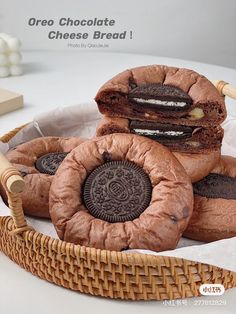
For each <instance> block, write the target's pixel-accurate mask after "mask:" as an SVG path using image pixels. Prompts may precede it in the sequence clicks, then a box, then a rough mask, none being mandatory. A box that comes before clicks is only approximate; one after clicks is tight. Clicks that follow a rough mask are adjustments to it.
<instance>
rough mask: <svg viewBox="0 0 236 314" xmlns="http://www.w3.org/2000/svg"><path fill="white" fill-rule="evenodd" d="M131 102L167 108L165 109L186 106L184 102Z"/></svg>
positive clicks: (153, 100) (156, 100)
mask: <svg viewBox="0 0 236 314" xmlns="http://www.w3.org/2000/svg"><path fill="white" fill-rule="evenodd" d="M133 100H134V101H135V102H137V103H142V104H150V105H160V106H167V107H185V106H186V105H187V104H186V102H178V101H164V100H159V99H143V98H133Z"/></svg>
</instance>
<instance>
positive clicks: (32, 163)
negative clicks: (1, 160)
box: [0, 137, 84, 218]
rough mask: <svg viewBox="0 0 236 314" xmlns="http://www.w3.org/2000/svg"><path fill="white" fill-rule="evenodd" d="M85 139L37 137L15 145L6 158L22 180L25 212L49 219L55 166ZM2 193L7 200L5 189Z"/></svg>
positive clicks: (1, 188)
mask: <svg viewBox="0 0 236 314" xmlns="http://www.w3.org/2000/svg"><path fill="white" fill-rule="evenodd" d="M82 142H84V139H81V138H78V137H68V138H65V137H40V138H37V139H34V140H32V141H29V142H26V143H24V144H21V145H18V146H17V147H15V148H13V149H12V150H10V151H9V152H8V153H7V154H6V158H7V159H8V160H9V161H10V162H11V163H12V164H13V165H14V167H15V168H16V169H17V170H19V172H20V173H21V175H22V177H24V181H25V189H24V191H23V192H22V194H21V197H22V203H23V209H24V212H25V213H26V214H28V215H32V216H37V217H43V218H49V217H50V215H49V204H48V198H49V195H48V194H49V189H50V186H51V183H52V180H53V177H54V175H55V173H56V171H57V168H58V167H59V165H60V164H61V162H62V160H63V159H64V158H65V157H66V155H67V154H68V153H69V152H70V151H71V150H72V149H73V148H75V147H77V146H78V145H80V144H81V143H82ZM0 192H1V195H2V197H3V199H4V201H5V202H6V203H7V196H6V194H5V190H4V188H3V187H2V186H1V187H0Z"/></svg>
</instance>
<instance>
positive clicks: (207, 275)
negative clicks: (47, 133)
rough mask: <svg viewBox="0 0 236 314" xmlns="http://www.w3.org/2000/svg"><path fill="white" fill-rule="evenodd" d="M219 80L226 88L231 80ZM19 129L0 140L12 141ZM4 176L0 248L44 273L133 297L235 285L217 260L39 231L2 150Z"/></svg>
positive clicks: (88, 289)
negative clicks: (113, 247)
mask: <svg viewBox="0 0 236 314" xmlns="http://www.w3.org/2000/svg"><path fill="white" fill-rule="evenodd" d="M217 84H218V86H220V89H219V90H220V91H221V92H224V88H225V87H227V85H225V84H223V83H222V82H218V83H217ZM228 88H229V86H228ZM226 89H227V88H226ZM224 93H225V92H224ZM231 96H232V94H231ZM235 97H236V95H235ZM20 129H21V128H17V129H15V130H13V131H11V132H10V133H8V134H7V135H5V136H3V137H2V138H0V140H1V141H3V142H8V141H9V140H10V139H11V138H12V137H13V136H14V135H15V134H16V133H17V132H18V131H19V130H20ZM0 177H1V182H2V184H3V186H4V187H5V189H6V191H7V194H8V201H9V207H10V209H11V212H12V217H0V250H1V251H2V252H4V253H5V254H6V255H7V256H8V257H9V258H10V259H12V260H13V261H14V262H16V263H17V264H18V265H20V266H21V267H23V268H24V269H26V270H27V271H29V272H31V273H32V274H34V275H36V276H38V277H40V278H42V279H46V280H47V281H49V282H52V283H55V284H57V285H59V286H63V287H65V288H69V289H71V290H75V291H80V292H83V293H89V294H92V295H99V296H104V297H110V298H117V299H131V300H164V299H177V298H186V297H193V296H198V295H200V292H199V287H200V285H201V284H203V283H204V284H206V283H211V284H214V283H217V284H223V285H224V287H225V289H228V288H232V287H236V273H235V272H232V271H228V270H225V269H222V268H219V267H216V266H213V265H208V264H203V263H199V262H194V261H189V260H185V259H182V258H174V257H164V256H152V255H145V254H137V253H135V254H134V253H132V254H131V253H130V254H127V253H122V252H114V251H106V250H98V249H94V248H88V247H83V246H79V245H74V244H71V243H67V242H64V241H60V240H57V239H53V238H50V237H48V236H46V235H44V234H41V233H39V232H37V231H35V230H33V229H32V228H31V227H30V226H28V225H27V223H26V220H25V217H24V213H23V210H22V202H21V197H20V192H21V191H22V189H23V179H22V178H21V177H20V176H19V173H18V172H17V171H16V170H15V169H14V168H13V167H12V166H11V165H10V164H9V163H8V161H7V160H6V159H5V157H4V156H3V155H0Z"/></svg>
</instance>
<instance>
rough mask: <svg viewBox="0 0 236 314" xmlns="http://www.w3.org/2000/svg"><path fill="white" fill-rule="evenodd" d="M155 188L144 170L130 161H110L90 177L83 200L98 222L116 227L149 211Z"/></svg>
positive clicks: (85, 186)
mask: <svg viewBox="0 0 236 314" xmlns="http://www.w3.org/2000/svg"><path fill="white" fill-rule="evenodd" d="M151 194H152V185H151V182H150V179H149V177H148V175H147V174H146V173H145V172H144V170H143V169H142V168H140V167H139V166H137V165H136V164H134V163H132V162H129V161H111V162H107V163H105V164H103V165H102V166H99V167H98V168H96V169H95V170H94V171H92V172H91V173H90V174H89V176H88V177H87V179H86V181H85V184H84V189H83V198H84V203H85V206H86V207H87V209H88V211H89V212H90V214H91V215H93V216H94V217H96V218H99V219H102V220H105V221H108V222H111V223H115V222H124V221H130V220H134V219H135V218H138V217H139V216H140V215H141V213H142V212H143V211H144V210H145V209H146V208H147V207H148V205H149V203H150V200H151Z"/></svg>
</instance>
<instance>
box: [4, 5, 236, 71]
mask: <svg viewBox="0 0 236 314" xmlns="http://www.w3.org/2000/svg"><path fill="white" fill-rule="evenodd" d="M235 12H236V0H198V1H196V0H119V1H117V0H97V1H96V0H60V1H58V0H50V1H49V0H40V1H37V0H20V1H19V0H1V1H0V31H1V32H8V33H11V34H13V35H15V36H18V37H20V38H21V39H22V42H23V44H24V45H23V46H24V49H73V50H75V51H77V50H81V49H82V50H84V49H85V48H79V47H78V48H68V46H67V44H68V42H73V43H81V41H79V40H69V41H68V40H49V39H48V37H47V34H48V32H49V31H50V30H53V29H56V30H58V29H59V30H60V31H61V32H78V31H79V32H80V31H88V30H89V31H91V30H92V28H86V27H82V28H80V27H58V26H53V27H47V26H41V27H30V26H28V20H29V18H31V17H35V18H37V19H55V20H56V21H57V19H58V18H60V17H71V18H73V19H82V18H88V19H89V18H94V17H98V18H105V17H107V18H109V19H114V20H115V21H116V24H115V26H113V27H100V28H99V30H102V31H112V32H117V31H118V32H122V31H124V30H127V31H128V34H127V35H128V36H127V38H126V39H124V40H97V41H96V43H99V44H108V45H109V48H98V49H99V50H105V51H123V52H135V53H147V54H153V55H160V56H167V57H177V58H182V59H189V60H196V61H202V62H207V63H213V64H220V65H225V66H229V67H234V68H236V35H235V29H236V13H235ZM94 29H95V28H94ZM130 30H131V31H132V39H130V33H129V31H130ZM94 42H95V41H94V40H91V39H89V40H85V41H84V43H86V44H88V43H94ZM86 49H88V50H91V49H92V48H86Z"/></svg>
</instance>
